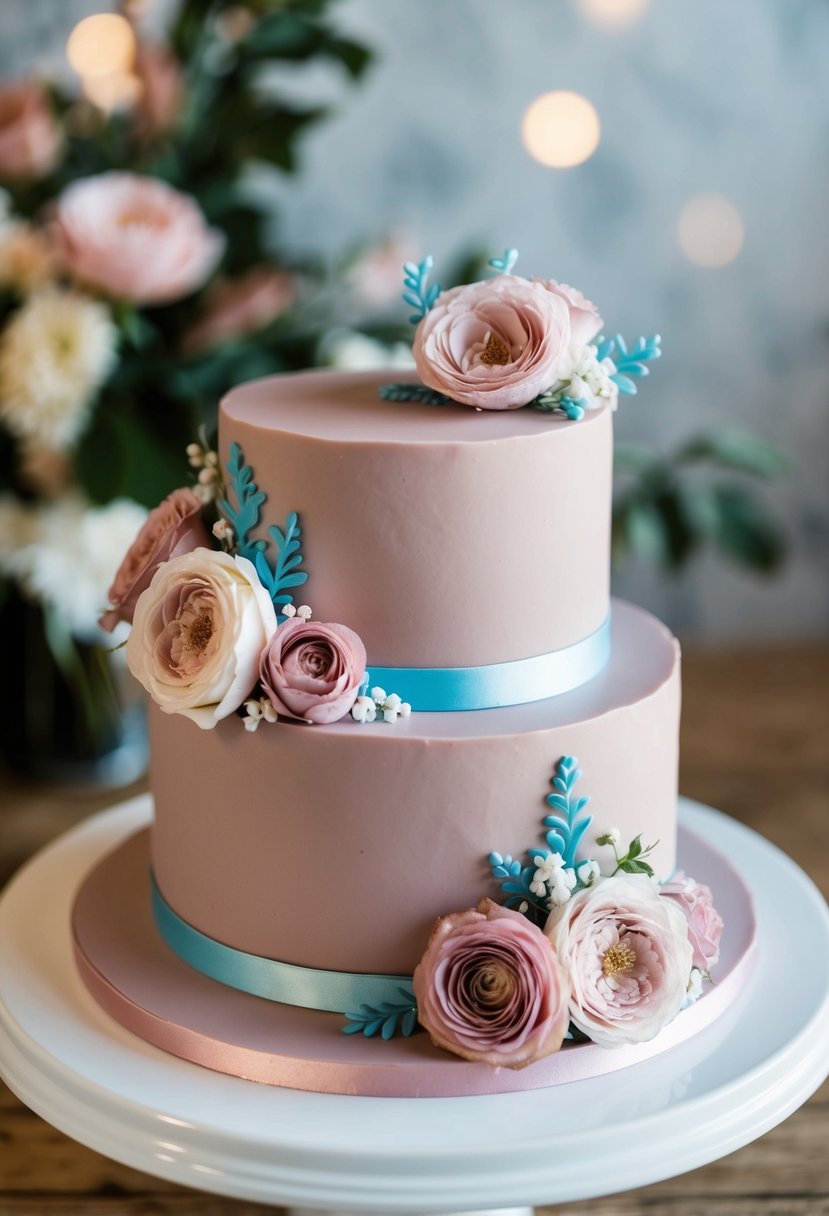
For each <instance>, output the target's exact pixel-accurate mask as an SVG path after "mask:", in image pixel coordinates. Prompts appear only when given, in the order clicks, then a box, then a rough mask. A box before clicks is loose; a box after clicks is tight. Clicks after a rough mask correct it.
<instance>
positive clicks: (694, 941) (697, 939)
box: [660, 870, 723, 971]
mask: <svg viewBox="0 0 829 1216" xmlns="http://www.w3.org/2000/svg"><path fill="white" fill-rule="evenodd" d="M660 890H661V892H662V894H663V896H665V897H666V898H667V899H671V900H674V901H675V902H676V903H677V904H679V906H680V908H681V909H682V911H683V912H684V914H685V919H686V920H687V922H688V940H689V941H690V943H691V948H692V949H693V951H694V966H695V967H699V969H700V971H710V970H711V968H712V967H713V966H714V964H715V963H716V962H717V960H718V959H719V957H720V937H721V936H722V931H723V919H722V917H721V916H720V914H719V912H718V911H717V909H716V908H715V907H714V897H713V896H712V894H711V891H710V888H708V887H704V886H703V885H702V883H698V882H696V881H695V880H694V879H693V878H686V876H685V874H683V872H682V870H679V871H678V872H677V873H676V874H675V875H674V877H673V878H672V879H671V881H670V882H666V883H664V884H663V886H662V887H661V888H660Z"/></svg>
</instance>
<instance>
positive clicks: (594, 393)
mask: <svg viewBox="0 0 829 1216" xmlns="http://www.w3.org/2000/svg"><path fill="white" fill-rule="evenodd" d="M597 353H598V347H596V346H576V347H571V348H570V351H569V352H568V354H569V358H570V367H569V368H568V370H567V373H566V374H565V375H564V376H562V381H563V382H564V388H563V391H564V394H565V396H567V397H572V398H573V399H574V400H575V401H578V402H579V403H580V404H581V405H582V407H583V408H584V409H586V410H595V409H598V407H599V406H600V405H601V404H602V402H603V401H608V402H609V403H610V406H611V408H612V409H614V410H615V409H616V406H617V405H618V402H619V390H618V388H617V387H616V385H615V384H614V382H613V381H612V380H611V379H610V377H611V376H612V375H614V373H615V371H616V364H615V363H614V362H613V360H612V359H602V361H601V362H599V360H598V359H597V358H596V355H597Z"/></svg>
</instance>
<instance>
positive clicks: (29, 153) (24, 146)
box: [0, 80, 62, 181]
mask: <svg viewBox="0 0 829 1216" xmlns="http://www.w3.org/2000/svg"><path fill="white" fill-rule="evenodd" d="M61 145H62V140H61V134H60V130H59V128H58V125H57V123H56V122H55V120H54V117H53V116H52V111H51V109H50V107H49V101H48V99H47V97H46V94H45V92H44V91H43V89H42V88H41V87H40V85H39V84H37V83H36V82H35V81H33V80H27V81H23V82H21V83H19V84H7V85H3V86H2V87H0V181H31V180H34V179H36V178H40V177H45V176H46V174H47V173H49V172H51V170H52V169H53V168H54V167H55V164H56V163H57V160H58V157H59V155H60V151H61Z"/></svg>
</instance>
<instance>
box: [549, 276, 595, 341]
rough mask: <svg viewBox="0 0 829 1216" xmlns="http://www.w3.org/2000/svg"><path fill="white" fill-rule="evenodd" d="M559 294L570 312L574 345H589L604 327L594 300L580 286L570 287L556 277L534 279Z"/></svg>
mask: <svg viewBox="0 0 829 1216" xmlns="http://www.w3.org/2000/svg"><path fill="white" fill-rule="evenodd" d="M533 282H534V283H540V284H541V285H542V286H543V287H546V288H547V290H548V291H551V292H552V293H553V295H556V296H559V297H560V299H562V300H563V301H564V303H565V304H566V305H567V308H568V310H569V313H570V335H571V341H572V343H573V345H574V346H587V345H588V344H589V343H590V342H592V341H593V339H594V338H595V337H596V336H597V334H598V333H599V330H600V329H601V328H602V324H603V322H602V318H601V317H600V316H599V310H598V308H597V307H596V305H595V304H594V303H593V301H592V300H588V298H587V296H586V295H584V293H583V292H581V291H579V289H578V287H568V286H567V284H566V283H557V282H556V280H555V279H533Z"/></svg>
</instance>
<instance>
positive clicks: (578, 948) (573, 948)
mask: <svg viewBox="0 0 829 1216" xmlns="http://www.w3.org/2000/svg"><path fill="white" fill-rule="evenodd" d="M545 932H546V934H547V936H548V937H549V939H550V941H551V942H552V944H553V947H554V949H555V951H556V954H557V955H558V957H559V959H560V961H561V963H562V964H563V966H564V968H565V970H566V971H567V973H568V975H569V977H570V981H571V984H572V994H571V997H570V1018H571V1020H572V1021H573V1023H574V1024H575V1025H576V1026H577V1027H578V1029H579V1030H581V1031H582V1033H583V1034H586V1035H587V1036H588V1037H589V1038H590V1039H592V1040H593V1041H594V1042H596V1043H599V1044H600V1045H601V1046H602V1047H617V1046H619V1045H620V1044H623V1043H644V1042H647V1041H648V1040H650V1039H652V1038H654V1036H655V1035H657V1034H658V1033H659V1031H660V1030H661V1029H662V1028H663V1026H665V1025H667V1023H668V1022H670V1021H671V1019H672V1018H673V1017H674V1016H675V1015H676V1014H677V1013H678V1012H679V1010H680V1009H681V1008H682V1006H683V1004H684V1002H685V996H686V990H687V987H688V977H689V975H690V972H691V962H692V953H691V947H690V945H689V943H688V931H687V926H686V923H685V917H684V916H683V915H682V913H681V911H680V910H679V908H678V907H676V905H675V904H674V903H673V901H672V900H670V899H664V898H663V897H662V896H661V895H660V894H659V889H658V887H656V885H655V884H654V883H653V882H652V880H651V879H650V878H647V877H645V876H644V875H640V874H618V875H616V876H614V877H612V878H606V879H603V880H602V881H601V882H599V883H597V884H596V885H595V886H591V887H586V888H584V889H583V890H580V891H577V892H575V893H574V894H573V896H572V897H571V898H570V900H568V902H567V903H566V904H563V905H561V906H560V907H558V908H555V909H554V910H553V912H552V913H551V914H550V917H549V919H548V921H547V924H546V926H545Z"/></svg>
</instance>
